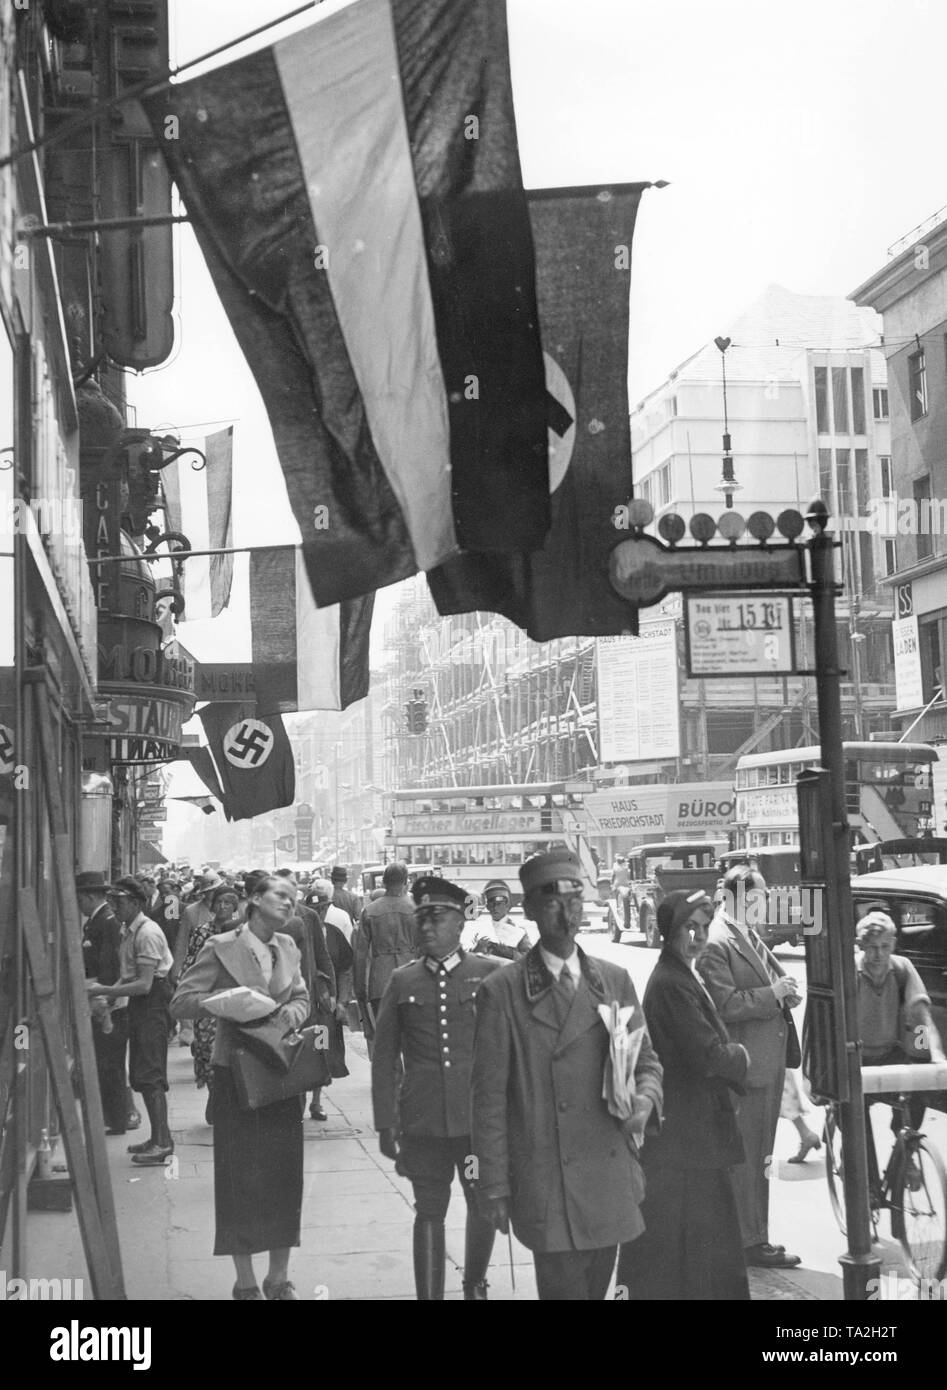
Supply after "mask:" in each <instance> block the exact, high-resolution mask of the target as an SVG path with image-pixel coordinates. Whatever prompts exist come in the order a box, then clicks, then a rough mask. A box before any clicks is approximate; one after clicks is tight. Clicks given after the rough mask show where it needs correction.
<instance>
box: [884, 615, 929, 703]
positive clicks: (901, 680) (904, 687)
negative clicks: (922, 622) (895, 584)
mask: <svg viewBox="0 0 947 1390" xmlns="http://www.w3.org/2000/svg"><path fill="white" fill-rule="evenodd" d="M891 636H892V638H893V639H894V688H895V692H896V695H895V708H896V709H899V710H909V709H920V707H921V706H922V705H923V704H924V677H923V674H922V672H921V644H920V642H919V641H918V631H917V618H914V617H911V618H895V620H894V622H893V623H892V624H891Z"/></svg>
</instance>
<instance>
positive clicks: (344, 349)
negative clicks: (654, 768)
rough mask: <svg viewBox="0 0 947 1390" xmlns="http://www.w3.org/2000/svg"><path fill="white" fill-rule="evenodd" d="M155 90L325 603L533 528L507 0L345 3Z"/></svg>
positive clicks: (536, 363) (541, 492) (539, 535)
mask: <svg viewBox="0 0 947 1390" xmlns="http://www.w3.org/2000/svg"><path fill="white" fill-rule="evenodd" d="M145 105H146V108H147V110H148V112H149V117H150V119H151V122H152V126H153V128H154V131H155V134H156V137H157V138H158V140H159V142H160V145H161V148H162V149H163V150H164V152H165V156H166V158H167V161H168V163H169V166H170V169H171V172H172V175H173V177H174V179H175V181H176V183H177V185H178V188H179V190H180V192H181V194H182V197H183V199H184V202H185V204H186V206H187V211H188V213H189V214H190V217H191V220H192V222H193V225H194V231H195V234H196V236H197V239H198V242H199V243H200V246H201V249H202V251H203V253H204V256H205V258H206V260H207V264H208V266H209V268H210V272H211V275H212V277H213V279H214V283H215V285H216V288H217V291H218V293H219V295H220V297H221V300H222V302H223V305H224V307H225V309H226V312H227V314H228V316H229V319H230V322H231V324H232V326H233V329H234V332H235V334H236V336H237V339H238V341H239V343H240V346H241V348H242V350H243V352H244V354H245V356H246V358H247V361H248V363H249V365H250V367H251V369H252V371H253V373H254V376H255V377H256V380H257V383H258V385H259V387H260V391H261V393H262V396H263V400H264V402H265V404H266V407H267V411H268V414H269V418H270V423H271V426H272V429H273V435H274V439H275V441H276V448H277V451H278V454H279V459H280V464H281V467H282V470H283V474H284V477H285V480H286V486H287V490H288V493H289V498H290V501H291V504H292V508H293V512H294V514H295V516H296V519H297V521H298V523H299V526H300V530H301V533H302V539H303V546H304V555H305V560H306V565H307V570H308V573H309V577H310V581H311V584H312V591H313V595H314V597H315V600H316V602H317V604H318V605H319V606H323V605H327V604H333V603H337V602H339V601H340V600H342V599H347V598H355V597H357V596H359V595H361V594H366V593H370V592H372V591H373V590H375V589H377V588H379V587H381V586H382V585H386V584H391V583H393V582H395V581H396V580H399V579H403V578H405V577H406V576H408V575H410V574H413V573H414V572H415V571H417V570H418V569H422V570H428V569H431V568H432V567H433V566H435V565H437V564H439V563H440V562H442V561H443V560H445V559H447V558H448V557H449V556H450V555H452V554H455V553H457V551H458V549H459V548H460V547H464V548H467V549H471V550H475V551H483V552H505V553H510V554H512V553H515V552H519V551H523V550H530V549H533V548H535V547H537V546H539V545H541V544H542V542H543V539H544V537H545V535H546V532H547V530H548V527H549V517H550V507H549V491H548V475H547V461H546V425H547V407H546V382H545V378H544V373H543V360H542V350H541V347H540V341H539V330H538V325H537V312H536V299H535V283H536V280H535V266H534V259H533V246H532V238H531V235H530V219H529V212H528V209H527V204H526V195H525V193H524V191H523V187H522V179H521V174H520V164H519V153H518V149H517V143H516V127H515V123H514V118H513V101H512V92H511V85H510V70H509V52H508V41H507V29H506V7H505V4H504V3H503V0H354V3H352V4H350V5H348V6H346V7H344V8H342V9H336V10H333V11H332V12H329V13H327V14H325V15H324V16H323V17H321V18H319V17H317V19H316V21H315V22H314V23H313V24H312V25H311V27H309V28H308V29H305V30H302V31H300V32H298V33H294V34H292V35H291V36H290V37H288V38H286V39H284V40H281V41H280V42H278V43H275V44H273V45H272V46H270V47H268V48H265V49H263V50H262V51H260V52H258V53H255V54H253V55H252V56H250V57H247V58H242V59H240V60H239V61H237V62H234V63H231V64H228V65H227V66H225V67H222V68H220V69H218V70H216V71H215V72H212V73H210V74H209V75H207V76H203V77H198V78H195V79H194V80H192V81H189V82H185V83H182V84H179V85H176V86H174V87H172V88H171V89H170V90H169V91H168V92H163V93H161V94H158V95H156V96H153V97H150V98H148V99H147V100H146V102H145ZM169 118H170V119H169ZM169 135H170V136H172V137H173V138H168V136H169ZM320 509H322V510H320Z"/></svg>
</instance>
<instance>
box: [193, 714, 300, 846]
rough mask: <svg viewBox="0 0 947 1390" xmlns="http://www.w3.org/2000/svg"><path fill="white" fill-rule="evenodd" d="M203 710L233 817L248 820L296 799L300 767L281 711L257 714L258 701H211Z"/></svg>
mask: <svg viewBox="0 0 947 1390" xmlns="http://www.w3.org/2000/svg"><path fill="white" fill-rule="evenodd" d="M198 713H199V714H200V718H201V723H202V724H203V726H204V733H205V734H206V736H207V742H208V745H209V747H210V752H211V756H212V757H213V759H214V763H215V765H216V767H217V775H218V777H219V778H220V785H221V787H222V789H223V793H224V814H225V815H226V817H227V819H228V820H249V819H250V818H251V817H252V816H259V815H261V814H262V813H263V812H264V811H273V810H275V809H276V808H277V807H279V806H291V805H292V804H293V801H294V799H295V796H296V768H295V765H294V762H293V750H292V748H291V747H290V742H289V739H288V738H287V736H286V730H285V729H284V728H283V719H282V716H281V715H279V714H268V715H265V716H258V715H257V713H256V706H255V705H244V704H233V705H224V704H210V705H205V706H204V708H203V709H202V710H199V711H198Z"/></svg>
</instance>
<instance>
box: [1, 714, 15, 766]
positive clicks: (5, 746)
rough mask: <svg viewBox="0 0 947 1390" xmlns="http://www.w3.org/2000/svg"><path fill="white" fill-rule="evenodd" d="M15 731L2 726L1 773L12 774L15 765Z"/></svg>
mask: <svg viewBox="0 0 947 1390" xmlns="http://www.w3.org/2000/svg"><path fill="white" fill-rule="evenodd" d="M15 761H16V760H15V757H14V753H13V730H12V729H8V728H7V726H6V724H0V773H7V772H12V771H13V767H14V764H15Z"/></svg>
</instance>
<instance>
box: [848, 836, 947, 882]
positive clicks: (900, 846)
mask: <svg viewBox="0 0 947 1390" xmlns="http://www.w3.org/2000/svg"><path fill="white" fill-rule="evenodd" d="M921 864H947V840H944V839H935V838H934V837H933V836H923V837H921V838H920V839H910V840H907V839H906V840H879V841H878V842H877V843H876V844H873V845H856V846H855V848H854V849H853V850H852V873H853V874H873V873H878V872H880V871H881V870H882V869H914V868H917V867H919V866H920V865H921Z"/></svg>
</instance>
